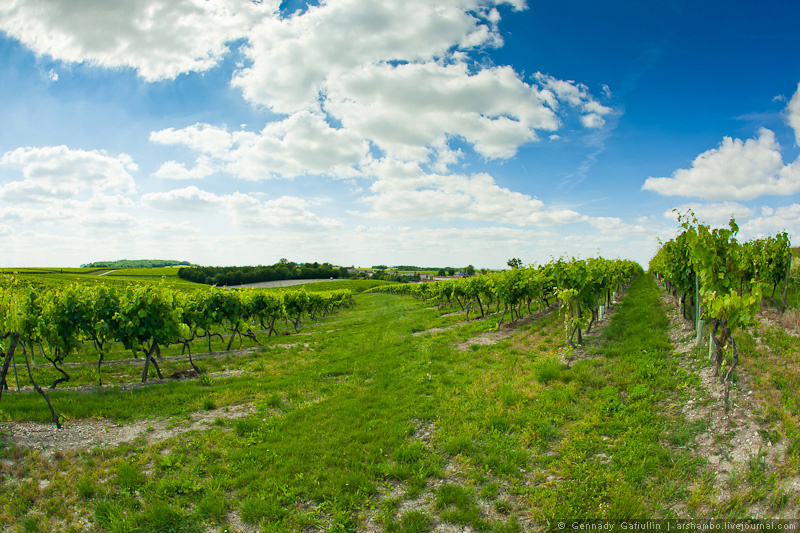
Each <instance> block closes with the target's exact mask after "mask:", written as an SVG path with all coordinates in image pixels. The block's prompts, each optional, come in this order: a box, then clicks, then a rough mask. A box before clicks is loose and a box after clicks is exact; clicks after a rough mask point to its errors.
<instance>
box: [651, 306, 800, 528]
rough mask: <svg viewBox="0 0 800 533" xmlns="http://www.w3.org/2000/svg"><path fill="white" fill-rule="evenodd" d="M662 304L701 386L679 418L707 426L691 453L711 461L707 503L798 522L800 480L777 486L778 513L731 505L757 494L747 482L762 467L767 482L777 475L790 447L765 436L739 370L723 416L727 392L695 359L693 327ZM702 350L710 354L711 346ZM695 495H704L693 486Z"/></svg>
mask: <svg viewBox="0 0 800 533" xmlns="http://www.w3.org/2000/svg"><path fill="white" fill-rule="evenodd" d="M661 301H662V303H663V305H664V308H665V310H667V314H668V315H669V318H670V329H669V332H668V333H669V337H670V340H671V341H672V344H673V346H674V347H675V351H676V352H677V353H678V354H680V355H681V362H680V366H681V368H683V369H684V370H685V371H686V372H687V373H688V374H689V375H695V376H697V377H699V381H700V385H699V386H697V387H694V388H693V389H690V398H689V399H688V400H687V401H686V402H685V403H684V404H683V405H682V406H681V412H682V413H683V415H684V416H685V417H686V420H687V421H689V422H699V421H701V422H704V428H705V429H704V430H703V432H702V433H701V434H700V435H698V436H697V437H696V439H695V441H694V442H693V443H691V444H690V445H689V446H688V448H689V449H690V450H691V452H692V453H693V454H695V455H696V456H698V457H701V458H703V459H705V460H706V461H707V464H706V469H707V473H708V476H707V478H708V479H710V481H711V483H710V485H711V487H710V497H709V498H708V501H710V503H712V504H713V505H714V506H715V507H717V508H718V509H719V508H722V509H725V508H728V509H738V511H736V512H737V513H741V514H742V516H748V517H752V518H795V513H796V508H795V505H796V503H795V504H794V505H793V504H792V502H796V501H797V500H796V499H797V496H798V494H800V479H798V478H793V479H788V480H783V482H782V483H779V484H778V487H779V489H780V490H783V491H785V493H786V495H787V497H788V501H789V505H786V506H784V507H783V509H782V510H781V511H779V512H774V511H773V510H771V509H770V508H769V507H768V506H767V505H765V504H764V502H763V501H761V500H760V499H758V500H757V501H751V502H749V503H746V504H744V505H743V506H742V507H739V508H736V507H734V506H732V505H729V504H731V502H734V501H735V499H736V498H740V497H741V495H742V494H747V493H748V491H750V489H753V487H752V486H751V485H750V481H749V479H750V478H749V472H750V471H751V467H752V465H759V464H761V465H764V470H765V472H766V475H767V476H768V475H770V474H771V473H774V472H777V471H778V469H779V468H780V465H781V464H782V463H783V462H784V461H785V459H786V445H785V443H778V444H772V443H771V442H770V441H768V440H766V439H765V438H764V437H763V436H762V435H765V434H766V432H767V430H768V429H769V428H768V427H767V426H766V425H765V424H763V423H762V422H760V421H759V419H758V416H757V415H758V413H759V412H760V410H761V409H762V406H760V405H759V402H758V401H757V399H756V398H755V396H754V393H753V381H752V376H750V375H749V374H748V373H747V371H745V370H744V369H743V368H742V367H739V369H738V370H737V374H738V382H737V383H735V384H734V385H732V386H731V390H730V409H729V410H728V412H725V404H724V400H723V398H724V392H725V388H724V385H723V384H722V383H720V379H719V377H717V376H714V368H713V365H711V364H705V365H704V364H701V363H700V362H699V361H697V359H696V358H695V357H694V356H693V355H692V354H691V352H692V350H693V348H694V347H695V346H696V333H695V330H694V327H693V325H692V322H691V321H688V320H686V319H684V318H683V317H682V316H681V314H680V311H679V310H677V311H673V312H670V310H675V309H676V306H675V301H674V299H673V298H672V297H671V296H669V295H668V294H662V297H661ZM703 350H704V353H705V354H707V353H708V347H707V344H705V345H704V347H703ZM691 490H692V491H693V492H696V491H699V490H703V489H701V487H699V486H694V487H692V488H691ZM677 511H678V512H679V513H681V514H684V515H687V516H688V514H689V512H690V511H689V509H687V508H685V507H683V506H682V505H681V506H680V508H678V509H677ZM710 513H711V509H710V508H709V507H708V506H701V507H700V508H698V509H695V510H694V511H693V512H692V513H691V514H693V515H695V516H706V515H709V514H710Z"/></svg>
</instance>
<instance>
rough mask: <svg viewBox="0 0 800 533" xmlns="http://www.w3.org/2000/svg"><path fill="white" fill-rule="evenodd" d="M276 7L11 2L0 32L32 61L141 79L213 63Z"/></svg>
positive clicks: (226, 0)
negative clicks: (120, 71)
mask: <svg viewBox="0 0 800 533" xmlns="http://www.w3.org/2000/svg"><path fill="white" fill-rule="evenodd" d="M278 6H279V2H278V1H277V0H265V1H263V2H243V1H237V0H140V1H122V2H109V1H107V0H80V2H78V1H68V2H64V1H62V0H10V1H7V2H4V3H3V4H2V5H1V6H0V30H2V31H4V32H5V33H7V34H8V35H10V36H11V37H14V38H16V39H19V41H20V42H22V43H23V44H24V45H25V46H27V47H29V48H30V49H31V50H33V51H34V52H35V53H36V54H37V55H40V56H42V55H46V56H50V57H52V58H53V59H56V60H59V61H64V62H68V63H90V64H95V65H99V66H101V67H106V68H118V67H130V68H133V69H136V71H137V73H138V74H139V76H141V77H142V78H144V79H145V80H148V81H156V80H162V79H169V78H174V77H176V76H178V75H179V74H184V73H187V72H203V71H206V70H208V69H210V68H212V67H213V66H215V65H217V64H218V63H219V61H220V59H221V58H222V57H223V55H224V54H225V53H226V52H227V51H228V48H227V46H226V43H228V42H230V41H232V40H236V39H240V38H243V37H245V36H246V35H247V33H248V31H249V30H250V29H251V28H252V26H253V25H254V24H255V23H256V22H257V21H258V20H259V19H261V18H263V17H269V16H274V15H275V13H276V12H277V9H278Z"/></svg>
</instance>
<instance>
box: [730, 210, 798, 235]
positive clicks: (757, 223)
mask: <svg viewBox="0 0 800 533" xmlns="http://www.w3.org/2000/svg"><path fill="white" fill-rule="evenodd" d="M798 228H800V204H792V205H787V206H780V207H775V208H772V207H764V208H762V209H761V216H759V217H756V218H753V219H752V220H748V221H747V222H746V223H744V224H740V229H741V231H742V233H743V234H744V235H746V236H748V237H763V236H767V235H776V234H777V233H779V232H781V231H788V232H789V238H790V239H791V240H792V241H793V242H794V241H796V239H798V238H800V233H798Z"/></svg>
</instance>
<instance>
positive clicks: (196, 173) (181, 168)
mask: <svg viewBox="0 0 800 533" xmlns="http://www.w3.org/2000/svg"><path fill="white" fill-rule="evenodd" d="M213 173H214V168H212V167H211V165H209V164H208V162H207V161H206V158H204V157H201V158H198V160H197V164H196V165H195V166H194V168H191V169H188V168H186V165H184V164H183V163H178V162H177V161H167V162H166V163H163V164H162V165H161V166H160V167H158V170H156V171H155V172H154V173H153V176H155V177H157V178H161V179H172V180H190V179H202V178H205V177H207V176H210V175H211V174H213Z"/></svg>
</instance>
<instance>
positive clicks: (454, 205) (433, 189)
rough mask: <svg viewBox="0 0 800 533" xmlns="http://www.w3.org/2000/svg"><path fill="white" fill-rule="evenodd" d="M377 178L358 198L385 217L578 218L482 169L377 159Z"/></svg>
mask: <svg viewBox="0 0 800 533" xmlns="http://www.w3.org/2000/svg"><path fill="white" fill-rule="evenodd" d="M370 170H371V171H373V172H374V173H376V174H377V175H378V176H380V177H379V179H377V180H376V181H375V182H374V183H373V184H372V186H371V187H370V190H371V191H372V193H373V194H372V195H369V196H366V197H364V198H362V201H363V202H365V203H367V204H369V205H370V206H371V207H372V211H371V212H368V213H365V216H368V217H372V218H380V219H387V220H429V219H439V220H451V219H457V218H461V219H467V220H486V221H496V222H503V223H507V224H513V225H516V226H552V225H561V224H568V223H571V222H578V221H581V220H583V217H582V216H581V215H580V214H579V213H577V212H575V211H572V210H569V209H551V208H548V207H546V206H545V204H544V202H542V201H541V200H539V199H537V198H532V197H530V196H528V195H526V194H522V193H519V192H514V191H511V190H509V189H507V188H504V187H500V186H498V185H497V183H496V182H495V181H494V178H492V177H491V176H490V175H488V174H485V173H480V174H473V175H471V176H466V175H443V174H428V173H426V172H424V171H423V170H422V169H421V168H420V167H419V165H418V164H415V163H408V162H399V161H381V162H379V163H376V164H374V165H373V166H372V167H371V169H370Z"/></svg>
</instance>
